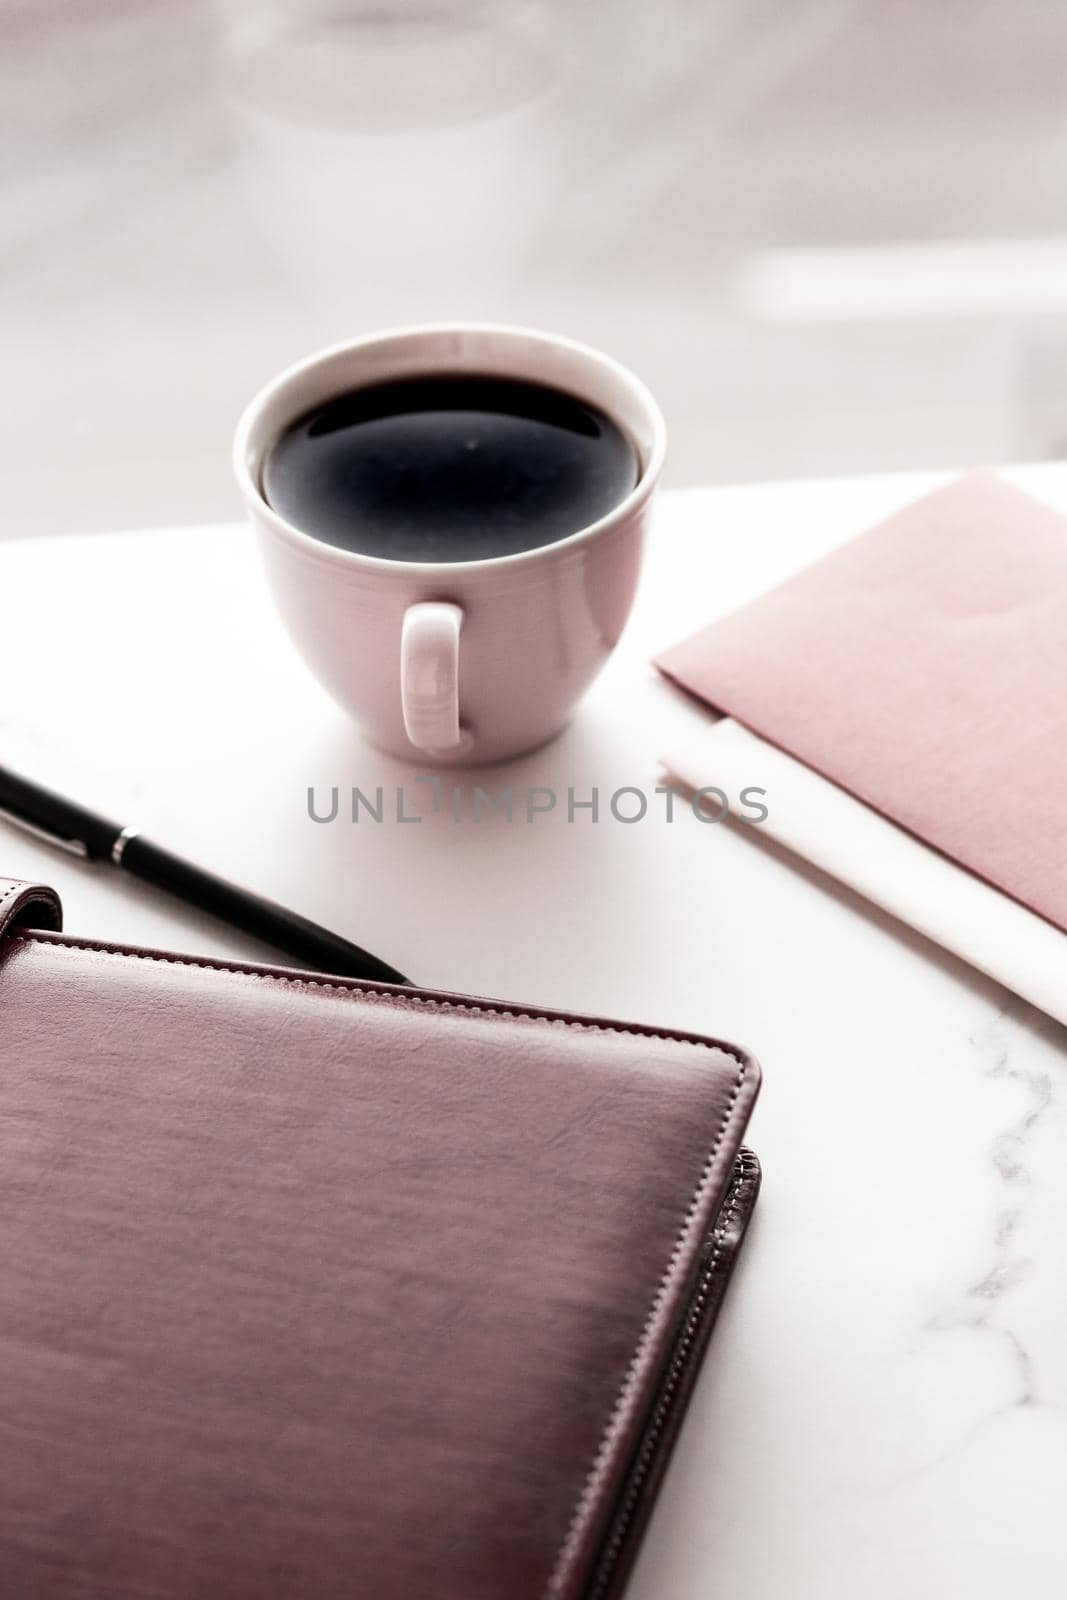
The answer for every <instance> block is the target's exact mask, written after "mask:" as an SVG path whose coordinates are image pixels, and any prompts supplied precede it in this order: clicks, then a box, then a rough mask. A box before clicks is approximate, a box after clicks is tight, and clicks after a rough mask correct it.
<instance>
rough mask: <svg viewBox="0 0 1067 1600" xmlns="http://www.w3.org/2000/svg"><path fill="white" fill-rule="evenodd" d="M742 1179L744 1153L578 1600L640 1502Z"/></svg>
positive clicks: (599, 1599)
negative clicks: (618, 1499) (592, 1568)
mask: <svg viewBox="0 0 1067 1600" xmlns="http://www.w3.org/2000/svg"><path fill="white" fill-rule="evenodd" d="M746 1176H747V1173H746V1168H745V1160H744V1152H742V1153H741V1154H740V1155H739V1156H738V1162H737V1175H736V1177H735V1178H734V1181H733V1183H732V1184H731V1186H730V1189H729V1192H728V1194H727V1197H726V1199H725V1200H724V1201H723V1207H722V1210H721V1212H720V1216H721V1218H722V1220H721V1222H720V1223H719V1226H718V1227H717V1228H716V1229H715V1232H714V1233H713V1234H712V1236H711V1239H710V1240H709V1241H708V1245H707V1246H706V1249H707V1250H708V1252H709V1253H708V1257H707V1261H706V1263H705V1265H704V1266H703V1267H702V1268H701V1270H700V1273H699V1275H698V1277H697V1283H696V1288H695V1289H694V1291H693V1295H692V1297H691V1299H690V1301H689V1306H688V1309H687V1311H686V1314H685V1318H684V1320H683V1322H682V1326H681V1329H680V1331H679V1333H678V1337H677V1339H676V1341H675V1345H674V1351H673V1353H672V1355H671V1359H670V1362H669V1363H668V1366H667V1370H666V1372H665V1374H664V1378H663V1382H662V1384H661V1385H660V1391H659V1395H658V1397H657V1399H656V1403H655V1405H654V1407H653V1408H652V1414H651V1416H650V1418H649V1421H648V1423H647V1425H646V1427H645V1430H644V1433H643V1435H642V1439H641V1448H640V1450H639V1451H638V1455H637V1458H636V1460H635V1462H634V1464H633V1466H632V1467H631V1469H630V1473H629V1477H628V1479H627V1484H626V1492H625V1494H624V1495H623V1498H622V1501H621V1503H620V1505H619V1507H618V1509H617V1510H616V1512H615V1513H614V1516H613V1518H612V1522H611V1528H610V1531H609V1533H608V1537H607V1539H606V1540H605V1542H604V1546H603V1549H602V1552H601V1556H600V1560H599V1562H598V1564H597V1569H596V1573H595V1575H594V1577H593V1583H592V1586H591V1588H589V1589H588V1590H587V1591H586V1593H585V1596H584V1600H604V1597H605V1596H606V1594H607V1593H608V1589H609V1587H610V1585H611V1581H612V1578H613V1576H614V1573H615V1569H616V1567H617V1565H618V1561H619V1557H620V1555H621V1554H622V1551H623V1549H624V1547H625V1544H626V1538H627V1535H628V1533H629V1531H630V1527H631V1525H632V1523H633V1519H634V1512H635V1511H636V1509H637V1507H638V1506H639V1504H640V1501H641V1491H642V1489H643V1487H644V1483H645V1480H646V1478H647V1477H648V1474H649V1471H650V1469H651V1467H652V1466H653V1464H654V1463H655V1460H656V1453H657V1451H658V1449H659V1445H660V1441H661V1439H662V1437H663V1432H664V1429H665V1428H666V1426H667V1424H668V1423H669V1422H670V1419H671V1415H672V1413H673V1410H674V1404H675V1400H676V1398H677V1394H678V1386H679V1384H680V1383H681V1380H682V1377H683V1376H684V1374H685V1370H686V1368H687V1366H688V1364H689V1357H690V1353H691V1351H692V1348H693V1344H694V1342H695V1340H696V1337H697V1334H698V1332H699V1330H700V1325H701V1322H702V1320H703V1317H704V1312H705V1309H706V1307H707V1304H708V1300H709V1298H710V1296H711V1292H712V1289H713V1288H714V1287H715V1282H716V1276H717V1273H718V1270H719V1261H720V1258H721V1256H722V1251H723V1245H724V1244H725V1242H726V1235H727V1232H728V1230H729V1227H730V1224H731V1222H732V1221H733V1219H734V1213H735V1211H736V1210H737V1202H738V1197H739V1196H740V1193H741V1188H742V1185H743V1184H744V1182H745V1178H746Z"/></svg>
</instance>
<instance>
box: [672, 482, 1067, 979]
mask: <svg viewBox="0 0 1067 1600" xmlns="http://www.w3.org/2000/svg"><path fill="white" fill-rule="evenodd" d="M657 665H658V666H659V667H660V668H661V669H662V671H663V672H665V673H666V674H667V675H668V677H670V678H673V679H674V680H675V681H677V682H678V683H680V684H681V685H683V687H685V688H686V689H689V690H691V691H692V692H693V693H694V694H697V695H699V696H700V697H701V698H702V699H703V700H706V701H707V702H708V703H709V705H712V706H714V707H716V708H717V709H719V710H721V711H724V712H727V713H728V714H729V715H731V716H733V717H735V718H736V719H737V720H738V721H739V722H742V723H744V724H746V725H747V726H748V727H749V728H751V729H753V730H754V731H755V732H756V733H759V734H761V735H762V736H763V737H764V738H765V739H769V740H770V741H771V742H772V743H774V744H776V745H778V746H780V747H781V748H782V749H783V750H786V751H788V752H789V753H790V754H791V755H794V756H796V757H797V758H799V759H800V760H801V761H803V762H805V763H806V764H807V765H808V766H810V767H812V768H814V769H815V770H816V771H817V772H820V773H822V774H823V775H824V776H825V777H828V778H830V779H832V780H833V781H834V782H835V783H837V784H839V785H840V786H841V787H842V788H844V789H847V790H848V791H849V792H850V793H852V794H853V795H855V796H857V797H858V798H859V799H861V800H864V801H865V802H866V803H867V804H868V805H870V806H872V807H874V808H875V809H876V810H878V811H880V812H882V813H883V814H884V815H885V816H887V817H889V818H891V819H892V820H893V821H894V822H897V823H899V824H900V825H901V826H903V827H905V828H907V829H908V830H910V832H912V833H914V834H916V835H918V837H919V838H921V839H924V840H925V841H926V842H927V843H928V844H931V845H933V846H935V848H937V849H938V850H940V851H942V852H943V853H944V854H945V855H947V856H950V857H951V858H952V859H953V860H954V861H957V862H959V863H960V865H962V866H964V867H966V868H968V869H969V870H970V871H971V872H973V873H976V874H977V875H978V876H979V877H981V878H984V879H985V880H986V881H987V882H989V883H991V884H993V885H994V886H995V887H997V888H999V889H1001V890H1003V891H1004V892H1005V893H1006V894H1009V895H1011V896H1012V897H1013V898H1014V899H1016V900H1018V901H1020V902H1021V903H1022V904H1023V905H1026V906H1029V907H1030V908H1031V910H1033V911H1036V912H1038V913H1040V915H1042V916H1044V917H1046V918H1047V919H1048V920H1049V921H1050V922H1052V923H1054V924H1055V925H1056V926H1057V927H1059V928H1062V929H1064V930H1065V931H1067V519H1065V518H1063V517H1061V516H1059V515H1058V514H1057V513H1056V512H1054V511H1052V510H1051V509H1050V508H1049V507H1047V506H1045V505H1042V504H1041V503H1040V502H1039V501H1037V500H1033V499H1031V498H1030V497H1029V496H1028V495H1025V494H1022V493H1021V492H1020V491H1019V490H1017V489H1013V488H1011V487H1009V485H1007V484H1006V483H1004V482H1002V481H1001V480H1000V479H999V478H997V477H995V476H994V475H993V474H991V473H975V474H973V475H972V476H970V477H967V478H964V479H962V480H960V481H959V482H958V483H955V484H952V485H951V486H950V487H948V488H947V489H941V490H938V492H937V493H935V494H932V495H929V496H928V497H927V498H926V499H924V500H920V501H918V502H917V503H916V504H915V505H912V506H909V507H908V508H907V509H906V510H905V511H902V512H900V513H899V514H898V515H896V516H894V517H891V518H890V519H889V520H888V521H886V522H883V523H880V524H879V525H878V526H877V527H875V528H872V529H871V531H870V532H869V533H866V534H864V535H863V536H862V537H860V538H858V539H856V540H854V541H853V542H852V543H851V544H848V545H846V546H845V547H844V548H843V549H841V550H838V551H835V552H834V553H833V554H832V555H830V556H828V557H826V558H825V559H824V560H822V561H820V562H817V563H816V564H815V565H814V566H812V567H809V568H808V569H807V570H806V571H804V572H802V573H800V574H799V575H798V576H797V577H795V578H792V579H790V580H789V581H788V582H786V583H784V584H782V585H781V586H780V587H779V588H777V589H774V590H772V591H771V592H770V593H769V594H767V595H764V596H762V597H761V598H760V599H759V600H756V601H754V602H753V603H752V604H751V605H748V606H745V607H744V608H743V609H742V610H740V611H737V612H735V613H734V614H733V615H732V616H729V617H726V618H725V619H724V620H723V621H721V622H717V623H715V624H713V625H712V626H711V627H709V628H706V629H704V630H703V631H702V632H700V633H697V634H694V635H693V637H692V638H690V639H687V640H685V641H684V642H683V643H681V644H679V645H676V646H674V648H673V649H670V650H668V651H667V652H666V653H665V654H664V655H662V656H660V657H659V659H658V661H657ZM1064 982H1065V984H1067V974H1065V977H1064Z"/></svg>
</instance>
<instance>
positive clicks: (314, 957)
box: [0, 767, 408, 984]
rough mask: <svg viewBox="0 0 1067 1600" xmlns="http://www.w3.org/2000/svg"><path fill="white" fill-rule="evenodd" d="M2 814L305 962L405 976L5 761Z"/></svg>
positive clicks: (397, 978)
mask: <svg viewBox="0 0 1067 1600" xmlns="http://www.w3.org/2000/svg"><path fill="white" fill-rule="evenodd" d="M0 813H2V814H3V815H5V816H6V817H7V818H8V819H9V820H10V821H11V822H14V823H16V824H17V825H18V826H19V827H21V828H24V829H25V830H26V831H27V832H28V833H32V834H33V835H34V836H35V837H36V838H38V839H43V840H45V841H46V842H47V843H48V844H54V845H58V846H59V848H60V849H62V850H66V851H68V852H69V853H70V854H71V855H77V856H81V857H83V858H85V859H86V860H89V861H105V862H109V863H110V864H111V865H112V866H114V867H121V868H123V869H124V870H125V871H126V872H132V873H133V875H134V877H136V878H142V879H143V880H144V882H145V883H150V884H152V885H153V887H154V888H156V889H165V890H166V891H167V892H168V893H169V894H173V895H176V896H177V897H178V899H179V900H184V901H186V903H187V904H188V905H192V906H197V907H198V908H199V909H200V910H201V911H208V912H210V913H211V915H212V916H215V917H219V918H220V919H221V920H222V921H223V922H228V923H229V924H230V926H231V927H233V928H239V929H240V930H241V932H242V933H248V934H251V935H252V936H253V938H256V939H261V940H262V941H263V942H264V944H269V945H273V946H274V948H275V949H276V950H281V951H284V953H285V954H286V955H287V956H289V957H291V958H292V960H293V961H295V962H296V963H297V964H298V965H299V966H301V967H308V968H311V969H312V970H314V971H319V972H332V973H334V974H336V975H337V976H339V977H345V978H370V979H373V980H374V982H376V983H404V984H406V983H407V982H408V979H407V978H405V977H403V976H402V974H401V973H399V972H397V970H396V969H395V967H390V966H389V965H388V964H387V963H386V962H384V961H380V960H379V959H378V957H377V956H372V955H371V954H370V952H369V951H367V950H361V949H360V947H359V946H358V945H355V944H350V943H349V942H348V940H347V939H342V938H340V937H339V936H338V935H337V934H336V933H330V932H329V931H328V929H326V928H320V927H319V926H318V925H317V923H314V922H309V921H308V920H307V918H306V917H299V916H297V915H296V913H295V912H293V911H287V910H286V909H285V907H284V906H279V905H276V904H275V903H274V901H273V900H265V899H263V897H262V896H261V895H258V894H252V893H251V892H250V891H249V890H248V889H241V888H239V887H238V886H237V885H236V884H233V883H227V882H226V880H225V878H216V877H215V876H214V874H213V873H210V872H205V871H204V870H203V869H202V868H201V867H196V866H194V865H193V864H192V862H191V861H183V860H182V858H181V856H176V855H172V854H171V852H170V851H169V850H164V849H163V848H162V847H161V846H160V845H158V844H153V843H152V841H151V840H150V839H146V838H145V837H144V835H143V834H142V833H141V831H140V829H139V828H134V827H123V826H122V824H121V823H117V822H110V821H108V819H107V818H106V817H100V816H97V814H96V813H95V812H93V811H88V810H86V808H85V807H84V806H80V805H78V804H77V802H76V801H74V800H66V799H64V798H63V796H62V795H59V794H55V793H53V791H52V790H51V789H44V788H42V787H41V785H40V784H38V783H31V782H30V781H29V779H28V778H22V777H20V776H19V775H18V773H16V772H12V771H11V770H10V769H9V768H8V767H0Z"/></svg>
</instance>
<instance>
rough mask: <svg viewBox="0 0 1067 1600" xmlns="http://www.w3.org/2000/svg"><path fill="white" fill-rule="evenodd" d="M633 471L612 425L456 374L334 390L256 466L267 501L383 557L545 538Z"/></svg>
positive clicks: (325, 536) (584, 520)
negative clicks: (260, 467)
mask: <svg viewBox="0 0 1067 1600" xmlns="http://www.w3.org/2000/svg"><path fill="white" fill-rule="evenodd" d="M637 479H638V462H637V456H636V453H635V451H634V449H633V446H632V445H631V444H630V442H629V440H628V439H627V438H626V436H625V434H624V433H623V432H622V430H621V429H620V428H619V427H618V426H617V424H616V423H614V422H613V421H612V420H611V418H610V417H608V416H606V415H605V413H604V412H602V411H600V410H598V408H597V407H596V406H593V405H590V404H589V403H588V402H587V401H584V400H579V399H577V398H575V397H574V396H573V395H569V394H565V393H563V392H562V391H561V390H558V389H552V388H549V387H546V386H545V385H542V384H535V383H522V382H518V381H516V380H514V379H508V378H493V377H481V376H478V375H476V374H465V373H460V374H456V375H454V376H449V375H435V376H427V377H418V378H403V379H395V380H392V381H390V382H388V383H378V384H373V385H370V386H369V387H367V388H363V389H356V390H353V391H351V392H350V393H347V394H342V395H338V396H337V397H336V398H334V399H332V400H329V401H327V402H326V404H325V405H322V406H320V407H318V408H317V409H316V410H315V411H312V412H309V413H308V414H307V415H306V416H303V417H301V418H299V419H298V420H297V421H296V422H294V423H293V424H292V425H291V426H290V427H288V428H287V429H286V431H285V432H284V433H283V434H282V436H281V438H280V439H278V441H277V443H276V444H275V445H274V447H273V449H272V450H271V451H270V452H269V454H268V455H267V457H266V460H265V462H264V466H263V485H262V492H263V494H264V497H265V498H266V500H267V502H268V504H269V505H271V506H272V507H273V508H274V510H276V511H277V512H279V513H280V515H281V516H283V517H284V518H285V519H286V521H288V522H290V523H292V524H293V525H294V526H295V527H297V528H299V529H300V531H301V532H302V533H306V534H309V535H311V536H312V537H313V538H316V539H321V540H323V542H324V543H326V544H331V545H336V546H339V547H340V548H342V549H345V550H352V551H358V552H360V553H363V554H365V555H371V556H380V557H384V558H386V559H387V560H394V561H437V562H446V561H483V560H488V559H491V558H493V557H496V556H507V555H515V554H517V553H518V552H520V551H522V550H532V549H535V548H537V547H538V546H540V545H546V544H554V543H555V542H556V541H557V540H559V539H565V538H566V537H567V536H568V535H569V534H572V533H577V532H578V531H579V529H581V528H585V527H588V526H589V524H590V523H593V522H596V521H598V520H599V519H600V518H601V517H603V516H605V515H606V514H607V513H608V512H609V511H611V510H613V509H614V507H615V506H617V505H619V504H620V502H621V501H623V500H624V499H625V498H626V496H627V495H628V494H629V493H630V490H631V489H632V488H633V487H634V485H635V484H636V482H637Z"/></svg>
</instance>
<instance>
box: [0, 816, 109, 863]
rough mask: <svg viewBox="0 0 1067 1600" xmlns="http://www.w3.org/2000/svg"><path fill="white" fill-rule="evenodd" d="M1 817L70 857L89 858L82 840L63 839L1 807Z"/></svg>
mask: <svg viewBox="0 0 1067 1600" xmlns="http://www.w3.org/2000/svg"><path fill="white" fill-rule="evenodd" d="M0 817H3V819H4V821H5V822H13V823H14V825H15V827H16V828H21V829H22V831H23V833H28V834H31V835H32V836H33V838H34V839H40V840H42V841H43V842H44V843H45V844H50V845H54V846H55V848H56V849H57V850H65V851H66V852H67V854H68V855H70V856H82V857H84V858H88V855H89V851H88V849H87V848H86V846H85V845H84V844H83V843H82V841H81V839H61V838H60V837H59V834H58V833H49V831H48V829H47V828H42V827H40V826H39V825H38V824H37V823H36V822H30V821H29V820H28V819H27V818H26V817H20V816H19V814H18V812H17V811H8V810H7V809H6V808H5V807H4V806H0Z"/></svg>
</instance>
